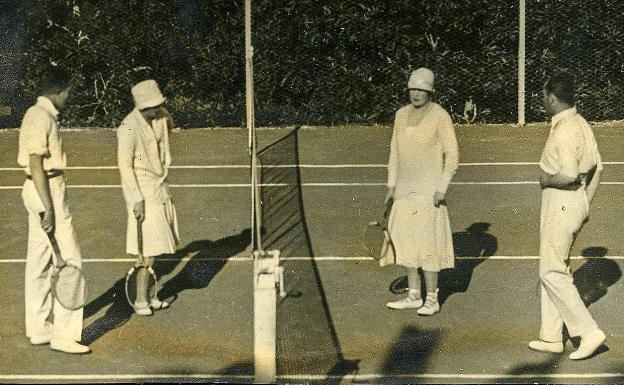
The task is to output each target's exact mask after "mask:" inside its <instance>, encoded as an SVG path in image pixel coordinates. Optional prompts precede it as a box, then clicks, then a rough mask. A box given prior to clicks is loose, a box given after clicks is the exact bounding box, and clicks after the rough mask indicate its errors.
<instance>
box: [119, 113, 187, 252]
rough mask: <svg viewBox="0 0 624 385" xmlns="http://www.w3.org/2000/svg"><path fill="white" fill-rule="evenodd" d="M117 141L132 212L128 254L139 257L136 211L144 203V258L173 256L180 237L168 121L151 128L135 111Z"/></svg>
mask: <svg viewBox="0 0 624 385" xmlns="http://www.w3.org/2000/svg"><path fill="white" fill-rule="evenodd" d="M117 138H118V154H117V155H118V163H119V172H120V174H121V183H122V187H123V193H124V198H125V200H126V206H127V210H128V227H127V231H126V252H127V253H128V254H135V255H136V254H137V253H138V247H137V222H136V219H135V217H134V213H133V207H134V204H135V203H136V202H138V201H141V200H143V201H145V220H144V221H143V223H142V229H143V254H144V255H145V256H148V257H152V256H157V255H161V254H172V253H174V252H175V251H176V247H177V245H178V243H179V238H180V236H179V231H178V220H177V216H176V210H175V206H174V205H173V202H172V200H171V195H170V194H169V185H168V183H167V176H168V173H169V165H170V164H171V154H170V150H169V132H168V127H167V120H166V119H160V120H154V121H152V125H151V126H150V125H149V124H148V123H147V122H146V121H145V119H144V118H143V116H142V115H141V113H140V112H139V111H138V110H136V109H135V110H134V111H133V112H131V113H130V114H129V115H128V116H127V117H126V119H124V121H123V122H122V124H121V126H120V127H119V128H118V130H117Z"/></svg>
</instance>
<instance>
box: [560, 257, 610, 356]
mask: <svg viewBox="0 0 624 385" xmlns="http://www.w3.org/2000/svg"><path fill="white" fill-rule="evenodd" d="M607 251H608V249H607V248H606V247H600V246H598V247H588V248H586V249H585V250H583V251H582V252H581V255H582V256H584V257H587V258H588V259H587V262H585V263H584V264H583V265H582V266H581V267H579V268H578V269H577V270H576V271H575V272H574V273H573V274H572V277H573V278H574V285H575V286H576V289H577V290H578V292H579V294H580V296H581V299H582V300H583V303H584V304H585V306H587V307H589V306H591V305H592V304H593V303H596V302H598V300H599V299H601V298H602V297H604V296H605V295H607V292H608V290H609V286H613V285H615V284H616V283H617V282H618V281H619V280H620V278H622V270H621V269H620V267H619V266H618V264H617V263H616V262H615V261H613V260H611V259H606V258H603V257H604V256H605V255H607ZM563 338H564V341H565V340H566V339H569V340H570V341H571V342H572V344H573V345H574V346H575V347H578V346H579V343H580V340H579V338H577V337H570V335H569V334H568V330H567V328H566V327H564V328H563ZM607 350H608V348H607V347H606V346H605V345H603V346H602V347H601V348H599V349H598V350H597V351H596V353H595V354H594V355H596V354H600V353H603V352H605V351H607Z"/></svg>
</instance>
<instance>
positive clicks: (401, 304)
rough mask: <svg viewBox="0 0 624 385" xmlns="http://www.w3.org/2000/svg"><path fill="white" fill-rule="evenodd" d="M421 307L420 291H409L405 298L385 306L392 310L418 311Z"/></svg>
mask: <svg viewBox="0 0 624 385" xmlns="http://www.w3.org/2000/svg"><path fill="white" fill-rule="evenodd" d="M422 305H423V300H422V298H420V290H414V291H411V290H410V292H409V293H408V294H407V297H405V298H401V299H400V300H398V301H393V302H388V303H387V304H386V306H388V307H389V308H390V309H393V310H404V309H418V308H419V307H421V306H422Z"/></svg>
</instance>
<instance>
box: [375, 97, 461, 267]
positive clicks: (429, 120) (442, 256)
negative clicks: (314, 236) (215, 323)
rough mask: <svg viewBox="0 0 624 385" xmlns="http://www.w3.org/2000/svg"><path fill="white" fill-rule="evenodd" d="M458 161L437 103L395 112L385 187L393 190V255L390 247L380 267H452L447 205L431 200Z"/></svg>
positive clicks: (446, 182)
mask: <svg viewBox="0 0 624 385" xmlns="http://www.w3.org/2000/svg"><path fill="white" fill-rule="evenodd" d="M457 165H458V149H457V139H456V138H455V132H454V130H453V123H452V121H451V118H450V116H449V115H448V113H447V112H446V111H445V110H444V109H443V108H442V107H441V106H440V105H438V104H436V103H433V102H429V103H428V104H427V105H425V106H423V107H421V108H415V107H413V106H412V105H411V104H410V105H407V106H404V107H402V108H400V109H399V110H398V111H397V113H396V115H395V120H394V132H393V134H392V143H391V149H390V160H389V162H388V187H394V188H395V195H394V205H393V206H392V210H391V212H390V217H389V222H388V230H389V232H390V236H391V237H392V241H393V242H394V251H395V253H394V255H393V253H392V252H390V251H389V252H388V253H387V254H386V255H385V256H384V258H382V259H381V260H380V265H381V266H385V265H388V264H398V265H402V266H405V267H410V268H422V269H423V270H425V271H431V272H438V271H440V270H441V269H445V268H452V267H453V266H454V254H453V239H452V233H451V226H450V223H449V217H448V212H447V208H446V206H445V205H440V207H435V206H434V204H433V198H434V195H435V193H436V192H437V191H439V192H446V191H447V189H448V186H449V184H450V182H451V178H452V177H453V175H454V174H455V171H456V170H457Z"/></svg>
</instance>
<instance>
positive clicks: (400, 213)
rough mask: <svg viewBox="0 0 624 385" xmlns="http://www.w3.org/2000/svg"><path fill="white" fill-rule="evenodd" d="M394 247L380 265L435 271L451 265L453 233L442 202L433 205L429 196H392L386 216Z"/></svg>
mask: <svg viewBox="0 0 624 385" xmlns="http://www.w3.org/2000/svg"><path fill="white" fill-rule="evenodd" d="M388 231H389V233H390V237H391V238H392V242H393V244H394V248H388V252H387V253H386V255H385V256H384V257H383V258H382V259H381V260H380V265H381V266H385V265H389V264H397V265H401V266H405V267H409V268H422V269H423V270H425V271H430V272H439V271H440V270H442V269H447V268H452V267H454V266H455V258H454V253H453V235H452V233H451V225H450V222H449V217H448V211H447V208H446V206H444V205H442V206H440V207H435V206H434V205H433V197H430V196H423V195H415V194H410V195H409V196H407V197H405V198H398V199H396V200H395V202H394V205H393V206H392V210H391V212H390V216H389V219H388Z"/></svg>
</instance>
